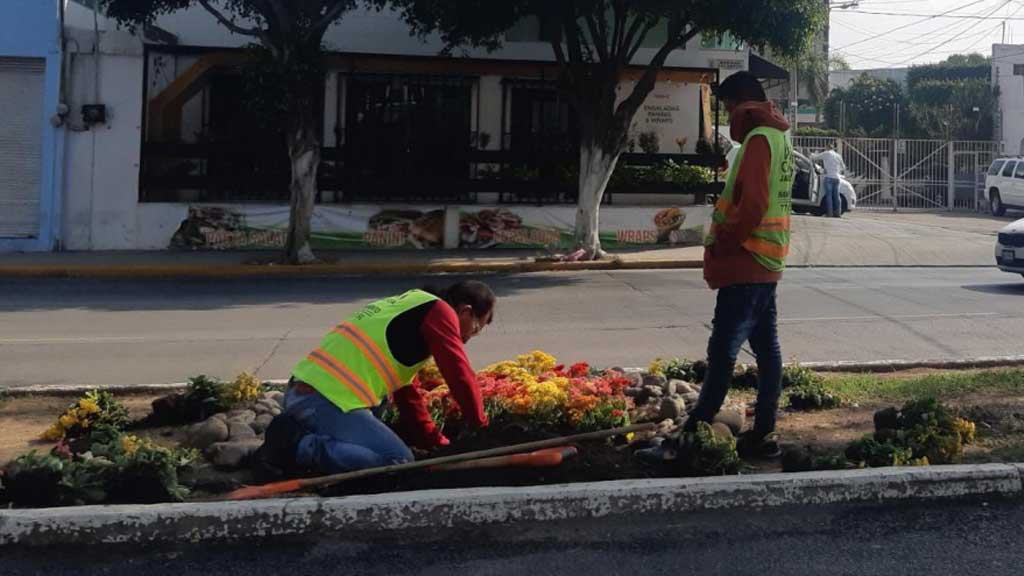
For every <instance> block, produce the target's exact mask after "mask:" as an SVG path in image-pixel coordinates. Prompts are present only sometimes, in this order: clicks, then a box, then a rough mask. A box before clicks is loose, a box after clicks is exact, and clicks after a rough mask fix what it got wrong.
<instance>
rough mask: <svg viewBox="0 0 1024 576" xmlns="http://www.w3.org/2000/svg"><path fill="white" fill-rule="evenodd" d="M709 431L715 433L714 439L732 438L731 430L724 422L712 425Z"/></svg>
mask: <svg viewBox="0 0 1024 576" xmlns="http://www.w3.org/2000/svg"><path fill="white" fill-rule="evenodd" d="M711 431H712V432H714V433H715V438H718V439H719V440H723V439H727V438H733V437H734V436H733V433H732V429H730V428H729V426H728V425H726V424H725V423H724V422H715V423H714V424H712V425H711Z"/></svg>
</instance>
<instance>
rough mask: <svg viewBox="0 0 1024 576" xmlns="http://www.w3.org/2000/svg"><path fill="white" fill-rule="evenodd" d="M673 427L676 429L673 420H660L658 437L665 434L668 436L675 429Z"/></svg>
mask: <svg viewBox="0 0 1024 576" xmlns="http://www.w3.org/2000/svg"><path fill="white" fill-rule="evenodd" d="M675 427H676V422H675V420H672V419H671V418H666V419H664V420H662V421H661V422H658V429H657V434H658V435H659V436H664V435H665V434H668V433H669V432H671V431H672V430H673V429H675Z"/></svg>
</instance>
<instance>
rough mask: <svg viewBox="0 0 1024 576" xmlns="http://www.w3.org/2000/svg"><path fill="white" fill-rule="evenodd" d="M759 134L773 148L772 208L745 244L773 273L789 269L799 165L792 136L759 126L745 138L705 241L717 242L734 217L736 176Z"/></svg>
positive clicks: (709, 243) (769, 183) (756, 258)
mask: <svg viewBox="0 0 1024 576" xmlns="http://www.w3.org/2000/svg"><path fill="white" fill-rule="evenodd" d="M755 136H763V137H764V138H765V139H766V140H767V141H768V145H769V147H770V149H771V167H770V170H769V176H768V188H769V192H768V195H769V199H768V210H767V211H766V212H765V214H764V217H762V219H761V222H759V223H758V225H757V227H756V228H754V230H753V232H752V233H751V237H750V238H748V239H747V240H746V241H745V242H743V244H742V246H743V248H744V249H746V250H747V251H748V252H750V253H751V254H752V255H753V256H754V259H755V260H757V261H758V263H760V264H761V265H762V266H764V267H765V268H767V269H769V270H771V271H773V272H781V271H782V270H783V269H784V268H785V265H786V263H785V260H786V256H787V255H788V254H789V227H790V217H789V215H790V212H791V210H792V190H793V179H794V178H795V175H796V172H795V164H794V161H793V146H792V144H791V143H790V139H789V136H788V135H787V134H786V133H784V132H782V131H780V130H776V129H774V128H764V127H762V128H755V129H754V130H752V131H751V132H750V134H748V135H747V137H746V139H744V141H743V146H742V147H741V148H740V151H739V153H738V154H737V155H736V159H735V160H734V161H733V163H732V167H731V168H730V170H729V176H728V178H727V180H726V183H725V190H724V191H723V192H722V196H721V197H720V198H719V199H718V201H717V202H715V210H714V213H713V215H712V223H711V230H710V232H709V233H708V236H707V237H706V238H705V239H704V244H705V245H707V246H710V245H712V244H714V243H715V240H716V235H717V234H718V231H719V229H720V227H721V226H722V225H723V224H725V222H726V221H727V220H728V219H729V217H731V216H732V215H733V214H734V213H735V211H736V206H735V205H734V204H733V202H732V195H733V191H734V189H735V186H736V178H737V176H738V175H739V169H740V165H741V163H742V160H743V155H744V152H745V150H746V147H747V143H748V142H750V139H751V138H753V137H755Z"/></svg>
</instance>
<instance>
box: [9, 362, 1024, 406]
mask: <svg viewBox="0 0 1024 576" xmlns="http://www.w3.org/2000/svg"><path fill="white" fill-rule="evenodd" d="M792 364H799V365H800V366H803V367H806V368H810V369H812V370H816V371H819V372H843V373H871V372H899V371H902V370H913V369H915V368H934V369H938V370H964V369H970V368H1001V367H1006V368H1009V367H1013V366H1024V355H1018V356H981V357H977V358H963V359H957V360H940V359H935V360H875V361H871V362H799V363H791V365H792ZM628 370H631V371H634V370H641V371H642V370H645V369H644V368H628ZM263 382H264V383H265V384H274V385H284V384H287V383H288V379H287V378H280V379H270V380H264V381H263ZM187 386H188V383H187V382H174V383H169V384H125V385H122V386H118V385H113V386H111V385H107V386H102V385H93V384H57V385H47V384H34V385H31V386H12V387H10V388H0V398H4V397H7V398H20V397H24V396H70V395H74V394H84V393H85V392H88V391H89V390H95V389H100V390H114V391H116V392H120V393H122V394H146V393H158V394H162V393H167V394H170V393H171V392H180V391H181V390H184V389H185V388H186V387H187Z"/></svg>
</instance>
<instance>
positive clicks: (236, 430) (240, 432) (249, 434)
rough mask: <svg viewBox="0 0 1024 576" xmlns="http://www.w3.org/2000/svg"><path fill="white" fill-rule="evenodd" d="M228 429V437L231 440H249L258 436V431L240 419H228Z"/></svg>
mask: <svg viewBox="0 0 1024 576" xmlns="http://www.w3.org/2000/svg"><path fill="white" fill-rule="evenodd" d="M254 421H255V420H254ZM228 431H229V432H230V433H229V435H228V439H229V440H231V441H236V440H248V439H250V438H255V437H256V431H255V430H253V429H252V427H251V426H249V425H248V424H246V423H245V422H242V421H240V420H228Z"/></svg>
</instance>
